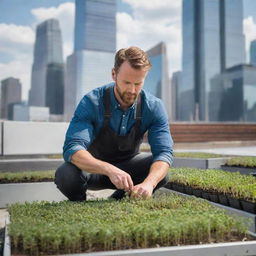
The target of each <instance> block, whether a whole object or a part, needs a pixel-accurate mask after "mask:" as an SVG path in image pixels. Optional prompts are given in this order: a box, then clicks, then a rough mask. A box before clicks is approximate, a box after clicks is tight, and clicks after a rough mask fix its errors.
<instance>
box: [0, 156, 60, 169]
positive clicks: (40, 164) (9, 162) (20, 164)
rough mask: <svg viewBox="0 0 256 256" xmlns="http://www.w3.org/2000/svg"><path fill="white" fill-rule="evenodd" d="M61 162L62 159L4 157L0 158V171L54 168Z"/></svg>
mask: <svg viewBox="0 0 256 256" xmlns="http://www.w3.org/2000/svg"><path fill="white" fill-rule="evenodd" d="M62 163H64V161H63V160H62V159H49V158H30V159H28V158H26V159H4V160H0V172H21V171H45V170H56V169H57V168H58V167H59V166H60V165H61V164H62Z"/></svg>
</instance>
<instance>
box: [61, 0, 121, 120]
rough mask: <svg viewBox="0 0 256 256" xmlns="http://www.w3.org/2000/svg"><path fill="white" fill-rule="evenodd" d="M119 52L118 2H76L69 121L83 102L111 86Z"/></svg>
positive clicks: (67, 102)
mask: <svg viewBox="0 0 256 256" xmlns="http://www.w3.org/2000/svg"><path fill="white" fill-rule="evenodd" d="M115 51H116V0H76V12H75V44H74V53H73V54H72V55H70V56H69V57H68V58H67V79H66V81H67V83H66V85H65V86H66V87H65V100H64V113H65V120H66V121H69V120H70V119H71V118H72V115H73V113H74V110H75V108H76V106H77V104H78V103H79V101H80V100H81V98H82V97H83V96H84V95H85V94H86V93H88V92H89V91H90V90H92V89H94V88H96V87H99V86H101V85H103V84H106V83H109V82H110V81H111V80H112V78H111V69H112V67H113V66H114V56H115Z"/></svg>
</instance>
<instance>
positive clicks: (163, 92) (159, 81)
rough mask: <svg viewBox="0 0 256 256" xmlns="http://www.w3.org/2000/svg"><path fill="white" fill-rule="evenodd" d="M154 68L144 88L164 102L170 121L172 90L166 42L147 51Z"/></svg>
mask: <svg viewBox="0 0 256 256" xmlns="http://www.w3.org/2000/svg"><path fill="white" fill-rule="evenodd" d="M147 54H148V56H149V59H150V62H151V64H152V68H151V70H150V71H149V73H148V75H147V77H146V79H145V83H144V88H145V89H146V90H147V91H148V92H150V93H151V94H153V95H154V96H156V97H158V98H160V99H162V100H163V102H164V105H165V107H166V110H167V113H168V116H169V119H171V88H170V80H169V73H168V61H167V51H166V45H165V43H164V42H160V43H159V44H157V45H155V46H154V47H153V48H151V49H149V50H148V51H147Z"/></svg>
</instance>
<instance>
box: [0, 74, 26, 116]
mask: <svg viewBox="0 0 256 256" xmlns="http://www.w3.org/2000/svg"><path fill="white" fill-rule="evenodd" d="M0 102H1V119H10V120H11V119H12V118H11V116H10V114H9V113H10V112H12V108H13V104H16V103H20V102H21V83H20V80H19V79H16V78H13V77H9V78H6V79H4V80H2V81H1V100H0Z"/></svg>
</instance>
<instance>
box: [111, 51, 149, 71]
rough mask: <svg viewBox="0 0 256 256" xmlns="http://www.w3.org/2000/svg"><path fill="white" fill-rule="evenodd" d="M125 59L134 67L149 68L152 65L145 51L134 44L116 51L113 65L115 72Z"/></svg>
mask: <svg viewBox="0 0 256 256" xmlns="http://www.w3.org/2000/svg"><path fill="white" fill-rule="evenodd" d="M125 61H128V62H129V64H130V65H131V67H133V68H134V69H146V70H150V68H151V66H152V65H151V63H150V61H149V58H148V55H147V53H145V52H144V51H143V50H141V49H140V48H139V47H136V46H131V47H129V48H123V49H120V50H119V51H118V52H117V53H116V56H115V66H114V68H115V70H116V72H117V71H118V70H119V68H120V66H121V65H122V64H123V63H124V62H125Z"/></svg>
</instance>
